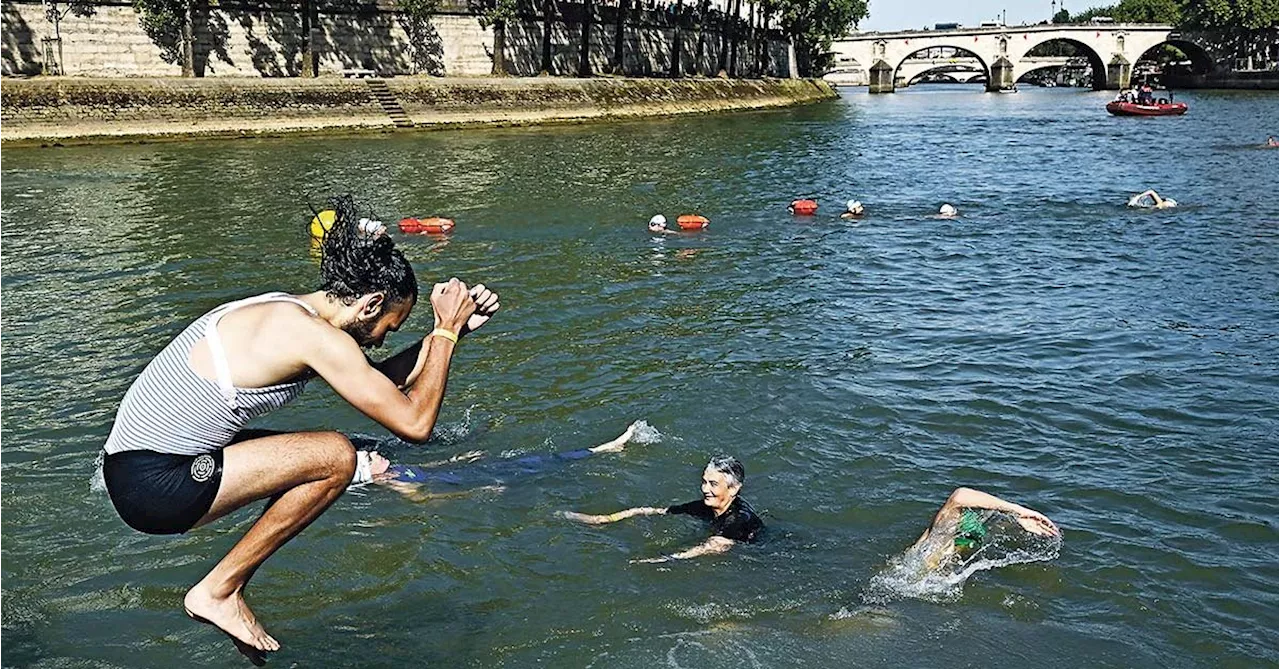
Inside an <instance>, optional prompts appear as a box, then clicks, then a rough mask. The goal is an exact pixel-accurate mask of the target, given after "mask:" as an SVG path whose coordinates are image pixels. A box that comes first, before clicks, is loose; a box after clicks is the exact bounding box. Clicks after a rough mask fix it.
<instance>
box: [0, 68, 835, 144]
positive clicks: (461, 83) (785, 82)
mask: <svg viewBox="0 0 1280 669" xmlns="http://www.w3.org/2000/svg"><path fill="white" fill-rule="evenodd" d="M383 85H385V86H386V90H387V91H388V92H389V93H390V96H389V97H388V96H387V95H385V94H384V95H382V96H376V95H374V89H375V88H376V89H380V88H381V87H382V86H383ZM833 97H835V92H834V90H833V89H832V88H831V87H830V86H828V85H827V84H825V83H823V82H820V81H811V80H803V79H773V80H758V79H756V80H750V79H679V80H672V79H611V78H596V79H568V78H549V77H539V78H498V77H488V78H474V79H465V78H445V79H441V78H432V77H400V78H395V79H387V80H360V79H344V78H339V77H319V78H315V79H298V78H291V79H264V78H233V77H223V78H210V79H181V78H176V79H175V78H165V79H143V78H133V79H124V78H113V79H89V78H79V77H38V78H35V79H26V80H22V79H11V80H7V81H6V82H5V85H4V95H3V98H2V103H0V123H2V124H3V128H4V132H3V134H2V135H0V138H2V139H3V142H4V144H5V145H6V146H12V145H15V144H19V145H21V144H35V145H41V144H45V145H47V144H66V143H79V142H94V141H141V140H154V139H187V138H197V137H228V136H229V137H240V136H262V135H267V136H273V135H280V134H287V133H306V132H313V133H317V132H334V131H370V130H373V131H393V130H400V129H409V128H413V127H417V128H451V127H468V126H486V125H518V124H531V123H548V122H575V121H585V120H591V119H601V118H622V117H640V116H657V115H664V114H687V113H700V112H712V111H727V110H737V109H760V108H769V107H782V106H788V105H797V104H805V103H810V102H817V101H820V100H825V99H828V98H833ZM388 100H389V101H390V103H391V104H392V105H393V106H394V107H395V108H396V109H395V110H394V112H395V114H394V115H393V113H392V110H390V109H388V107H387V102H386V101H388ZM397 121H398V122H397Z"/></svg>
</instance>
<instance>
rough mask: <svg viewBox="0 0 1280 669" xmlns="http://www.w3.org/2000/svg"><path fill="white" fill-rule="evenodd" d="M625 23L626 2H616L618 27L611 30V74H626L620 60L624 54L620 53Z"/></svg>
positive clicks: (624, 0) (620, 0)
mask: <svg viewBox="0 0 1280 669" xmlns="http://www.w3.org/2000/svg"><path fill="white" fill-rule="evenodd" d="M626 22H627V0H618V25H617V27H616V28H614V30H613V63H612V64H611V67H612V69H613V74H626V71H625V70H626V68H625V67H624V66H623V62H622V59H623V58H624V57H625V54H624V53H623V51H622V45H623V39H625V37H626V33H625V32H624V31H623V27H624V26H625V25H626Z"/></svg>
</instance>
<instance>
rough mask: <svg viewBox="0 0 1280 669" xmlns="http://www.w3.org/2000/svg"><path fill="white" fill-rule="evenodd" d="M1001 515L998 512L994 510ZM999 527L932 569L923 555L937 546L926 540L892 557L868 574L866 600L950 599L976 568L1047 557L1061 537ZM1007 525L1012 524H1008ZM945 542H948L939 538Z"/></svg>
mask: <svg viewBox="0 0 1280 669" xmlns="http://www.w3.org/2000/svg"><path fill="white" fill-rule="evenodd" d="M997 515H1002V514H997ZM1001 525H1002V528H1001V530H1000V531H997V532H993V533H992V534H991V535H989V536H988V537H987V539H986V541H985V542H984V543H983V545H982V546H981V547H980V548H979V549H978V550H976V551H974V552H973V554H971V555H968V556H967V557H965V558H964V559H963V560H959V559H953V560H951V561H950V562H944V563H943V564H942V565H941V566H939V567H935V568H931V567H930V566H929V561H928V559H927V557H928V556H929V555H931V554H933V553H934V551H935V550H936V549H937V548H938V545H937V544H936V543H935V542H933V541H929V542H925V543H924V544H922V545H920V546H913V547H911V548H909V549H907V551H906V552H904V553H903V554H902V555H899V556H897V557H894V558H892V559H891V560H889V563H888V564H887V565H885V567H884V569H882V570H881V571H880V573H878V574H876V575H875V576H873V577H872V578H871V580H870V582H869V583H868V584H867V587H866V589H865V590H864V591H863V593H862V598H863V600H864V601H865V602H867V603H869V604H884V603H887V602H891V601H894V600H898V599H921V600H925V601H930V602H954V601H957V600H959V599H960V597H961V596H962V595H963V594H964V584H965V582H967V581H968V580H969V577H970V576H973V575H974V574H976V573H978V572H980V571H988V570H991V569H997V568H1000V567H1007V566H1009V565H1015V564H1026V563H1029V562H1046V561H1048V560H1053V559H1055V558H1057V557H1058V554H1059V552H1061V550H1062V537H1060V536H1059V537H1040V536H1037V535H1034V534H1031V533H1029V532H1026V531H1024V530H1021V529H1018V526H1017V525H1016V524H1015V523H1012V521H1011V522H1010V523H1002V524H1001ZM1010 525H1012V527H1009V526H1010ZM943 540H944V541H951V538H950V537H944V538H943Z"/></svg>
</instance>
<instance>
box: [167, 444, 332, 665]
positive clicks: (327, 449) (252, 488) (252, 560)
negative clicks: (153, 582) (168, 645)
mask: <svg viewBox="0 0 1280 669" xmlns="http://www.w3.org/2000/svg"><path fill="white" fill-rule="evenodd" d="M354 471H355V450H354V449H353V448H352V446H351V442H350V441H348V440H347V438H346V437H344V436H342V435H341V434H338V433H336V432H303V433H296V434H278V435H271V436H267V437H262V438H258V439H250V440H247V441H243V442H240V443H236V444H232V445H231V446H228V447H227V448H226V450H225V451H224V455H223V467H222V485H221V486H220V487H219V489H218V496H217V497H216V498H215V499H214V501H213V506H212V507H211V508H210V509H209V512H208V513H206V514H205V516H204V517H203V518H201V519H200V522H199V523H197V525H204V524H205V523H208V522H211V521H213V520H216V519H218V518H221V517H222V516H224V515H226V514H228V513H230V512H232V511H234V510H236V509H239V508H240V507H243V506H245V505H246V504H249V503H251V502H254V501H257V500H260V499H264V498H267V497H274V499H273V500H272V502H271V503H270V504H269V505H268V506H267V508H266V509H265V510H264V511H263V513H262V516H261V517H260V518H259V519H258V521H257V522H256V523H254V524H253V527H251V528H249V531H248V532H247V533H245V535H244V537H242V538H241V539H240V541H239V542H237V543H236V545H235V546H234V547H233V548H232V549H231V552H229V553H227V555H226V557H224V558H222V560H221V561H220V562H218V564H217V565H215V566H214V568H213V570H212V571H210V572H209V574H208V575H206V576H205V577H204V578H203V579H202V580H201V581H200V582H199V583H197V584H196V585H195V586H194V587H192V588H191V590H189V591H188V592H187V596H186V598H185V600H184V601H183V604H184V606H185V607H186V611H187V614H188V615H190V616H191V617H192V618H195V619H196V620H199V621H201V622H207V623H210V624H212V625H214V626H216V627H217V628H218V629H220V630H222V631H223V632H225V633H226V634H227V635H228V636H230V637H231V638H232V639H233V640H235V641H236V642H237V644H236V645H237V647H238V648H240V649H241V652H244V651H245V648H244V646H247V647H249V648H252V649H255V650H258V651H274V650H278V649H279V648H280V644H279V642H277V641H276V640H275V639H273V638H272V637H271V636H270V635H269V634H267V632H266V630H264V629H263V628H262V626H261V625H260V624H259V623H258V620H257V618H255V617H254V615H253V612H252V611H251V610H250V609H249V606H248V605H247V604H246V603H245V601H244V588H245V585H246V584H247V583H248V582H249V579H250V578H252V576H253V574H254V572H255V571H256V570H257V568H258V566H259V565H261V564H262V563H263V562H265V561H266V559H267V558H269V557H271V555H272V554H273V553H275V551H276V549H278V548H280V547H281V546H283V545H284V544H285V543H286V542H287V541H289V540H290V539H292V538H293V537H295V536H297V534H298V533H299V532H301V531H302V530H303V529H305V528H306V527H307V525H309V524H311V521H313V520H315V519H316V518H317V517H319V516H320V514H322V513H324V511H325V510H326V509H328V508H329V505H330V504H332V503H333V502H334V500H336V499H337V498H338V496H339V495H341V494H342V491H343V490H344V489H345V488H346V486H347V484H348V483H350V482H351V477H352V475H353V473H354ZM246 654H247V655H248V654H249V653H246ZM250 659H254V658H253V657H252V656H251V657H250Z"/></svg>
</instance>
